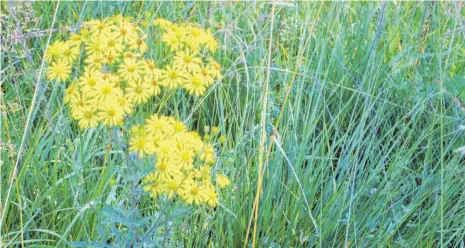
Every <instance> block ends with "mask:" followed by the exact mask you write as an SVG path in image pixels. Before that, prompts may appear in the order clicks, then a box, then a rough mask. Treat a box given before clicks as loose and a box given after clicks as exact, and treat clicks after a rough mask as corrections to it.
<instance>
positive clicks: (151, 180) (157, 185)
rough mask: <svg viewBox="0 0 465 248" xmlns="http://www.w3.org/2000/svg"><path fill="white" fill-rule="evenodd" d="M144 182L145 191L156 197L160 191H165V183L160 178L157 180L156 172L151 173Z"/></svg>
mask: <svg viewBox="0 0 465 248" xmlns="http://www.w3.org/2000/svg"><path fill="white" fill-rule="evenodd" d="M142 184H144V185H145V186H144V191H145V192H150V197H152V198H156V197H157V196H158V195H159V194H160V193H162V192H163V188H164V187H163V185H162V183H161V181H160V180H157V178H156V176H155V174H153V173H152V174H150V175H148V176H146V177H145V178H144V180H142Z"/></svg>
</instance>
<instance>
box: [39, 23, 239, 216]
mask: <svg viewBox="0 0 465 248" xmlns="http://www.w3.org/2000/svg"><path fill="white" fill-rule="evenodd" d="M154 24H155V26H156V27H157V29H156V31H158V32H161V33H162V35H161V37H162V42H163V47H162V48H161V49H163V51H165V53H166V58H164V59H163V61H164V63H163V64H160V65H157V64H156V63H155V60H153V59H151V58H150V56H151V53H150V49H149V46H148V45H147V37H148V35H147V33H146V32H144V31H143V28H141V27H140V26H139V25H138V24H137V23H135V22H132V21H131V20H130V19H129V18H126V17H123V16H121V15H117V16H113V17H110V18H106V19H104V20H91V21H88V22H85V23H84V25H83V27H82V28H81V29H80V32H78V33H72V34H71V35H70V37H69V38H68V39H67V40H65V41H61V40H58V41H55V42H54V43H53V44H52V45H51V46H50V47H49V49H48V52H47V54H46V56H45V60H46V61H47V62H48V63H49V66H48V79H49V80H56V81H57V82H69V84H68V86H67V88H66V91H65V96H64V102H65V103H66V104H68V105H69V108H70V112H71V118H72V119H74V120H76V121H77V122H78V126H79V127H80V128H82V129H87V128H95V127H97V126H99V125H100V124H102V125H103V126H107V127H116V128H118V127H121V126H124V125H123V124H124V121H125V120H127V119H128V118H129V117H130V115H131V113H133V112H134V111H135V110H136V109H137V108H136V106H137V105H142V104H144V103H146V102H147V101H149V99H151V97H152V96H157V95H159V94H160V93H161V92H162V91H163V90H175V89H179V88H182V89H184V90H185V91H187V93H189V94H191V95H194V96H200V95H202V94H204V93H205V91H206V89H207V88H208V87H209V86H211V85H212V84H213V83H214V82H215V80H220V79H221V78H222V75H221V66H220V65H219V64H218V63H217V62H216V61H215V60H214V59H213V58H212V56H211V55H212V53H213V52H215V51H216V50H217V47H218V42H217V40H216V39H215V38H214V37H213V35H212V33H211V31H210V30H209V29H207V30H205V29H203V28H200V27H197V26H194V25H192V24H174V23H172V22H170V21H167V20H165V19H161V18H160V19H156V20H155V21H154ZM81 62H83V63H82V64H81ZM127 136H128V140H129V151H130V152H132V153H134V154H135V155H137V156H138V157H140V158H141V157H145V156H153V155H154V157H155V158H156V160H155V161H156V162H155V164H154V172H153V173H150V174H149V175H147V176H146V177H145V178H144V179H143V180H142V186H143V188H144V190H145V191H147V192H149V193H150V196H151V197H153V198H157V197H159V196H165V197H168V198H169V199H172V198H180V199H182V200H183V201H184V202H185V203H187V204H206V205H209V206H212V207H215V206H216V205H217V204H218V194H217V190H216V188H217V187H216V186H215V183H214V182H213V180H212V177H211V168H212V165H213V164H214V163H215V162H216V158H215V149H214V147H213V145H211V144H208V143H204V141H203V140H202V138H201V137H200V135H199V134H198V133H197V132H194V131H189V130H188V129H187V127H186V126H185V124H184V123H183V122H181V121H179V120H178V119H176V118H174V117H170V116H160V115H158V114H154V115H152V116H151V117H150V118H148V119H147V120H146V121H145V122H144V123H143V124H142V125H133V126H132V127H131V129H130V132H128V134H127ZM229 183H230V182H229V179H228V178H227V177H226V176H224V175H217V177H216V185H217V186H219V188H224V187H226V186H227V185H228V184H229Z"/></svg>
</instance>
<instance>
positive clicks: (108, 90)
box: [92, 79, 121, 103]
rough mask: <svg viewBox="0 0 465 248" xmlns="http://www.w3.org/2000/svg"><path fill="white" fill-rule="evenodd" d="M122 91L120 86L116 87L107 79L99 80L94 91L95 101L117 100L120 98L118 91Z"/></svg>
mask: <svg viewBox="0 0 465 248" xmlns="http://www.w3.org/2000/svg"><path fill="white" fill-rule="evenodd" d="M119 91H121V90H120V89H119V88H116V87H114V85H113V84H112V83H110V82H109V81H105V80H103V79H102V80H99V81H97V85H95V87H94V90H93V91H92V96H93V97H94V99H95V101H97V102H99V103H102V102H108V101H113V102H114V101H116V100H117V99H118V92H119Z"/></svg>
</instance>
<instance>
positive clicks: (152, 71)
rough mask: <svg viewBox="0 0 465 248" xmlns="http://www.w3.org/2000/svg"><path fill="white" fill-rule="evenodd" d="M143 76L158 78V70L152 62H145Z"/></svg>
mask: <svg viewBox="0 0 465 248" xmlns="http://www.w3.org/2000/svg"><path fill="white" fill-rule="evenodd" d="M144 62H145V76H146V77H148V78H156V79H158V78H159V77H160V73H161V72H160V69H158V68H157V67H156V66H155V63H154V62H153V60H150V59H146V60H145V61H144Z"/></svg>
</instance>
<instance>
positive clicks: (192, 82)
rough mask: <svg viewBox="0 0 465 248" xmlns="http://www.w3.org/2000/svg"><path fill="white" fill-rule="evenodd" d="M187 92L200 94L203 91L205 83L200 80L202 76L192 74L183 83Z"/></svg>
mask: <svg viewBox="0 0 465 248" xmlns="http://www.w3.org/2000/svg"><path fill="white" fill-rule="evenodd" d="M183 87H184V89H186V90H187V91H188V92H189V94H192V95H196V96H201V95H203V93H205V90H206V88H205V83H204V82H202V76H201V75H200V74H196V75H192V76H191V77H190V78H189V79H188V81H187V82H186V83H185V84H184V85H183Z"/></svg>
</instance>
